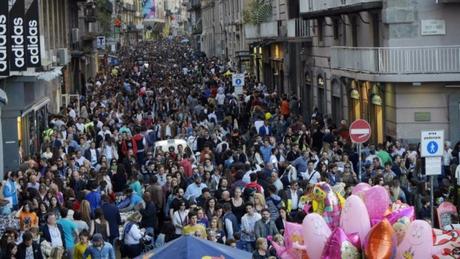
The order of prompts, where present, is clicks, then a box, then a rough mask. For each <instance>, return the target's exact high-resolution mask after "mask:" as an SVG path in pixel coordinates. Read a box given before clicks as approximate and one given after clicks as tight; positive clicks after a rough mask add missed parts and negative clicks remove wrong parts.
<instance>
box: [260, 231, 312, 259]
mask: <svg viewBox="0 0 460 259" xmlns="http://www.w3.org/2000/svg"><path fill="white" fill-rule="evenodd" d="M303 234H304V230H303V226H302V225H301V224H296V223H292V222H286V224H285V226H284V246H281V245H279V244H278V243H276V242H274V241H273V240H272V237H268V240H270V242H271V243H272V245H273V247H274V248H275V250H276V253H277V255H278V257H280V258H281V259H298V258H302V257H303V256H304V255H305V251H302V250H299V249H294V248H293V243H294V242H297V243H298V244H300V245H303V244H304V242H303Z"/></svg>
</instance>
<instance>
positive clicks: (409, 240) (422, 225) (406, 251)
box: [396, 220, 433, 259]
mask: <svg viewBox="0 0 460 259" xmlns="http://www.w3.org/2000/svg"><path fill="white" fill-rule="evenodd" d="M432 253H433V232H432V229H431V226H430V224H428V222H426V221H424V220H414V221H413V222H412V223H411V224H410V225H409V228H408V229H407V231H406V234H405V235H404V239H403V240H402V242H401V244H399V246H398V251H397V253H396V258H397V259H431V258H432Z"/></svg>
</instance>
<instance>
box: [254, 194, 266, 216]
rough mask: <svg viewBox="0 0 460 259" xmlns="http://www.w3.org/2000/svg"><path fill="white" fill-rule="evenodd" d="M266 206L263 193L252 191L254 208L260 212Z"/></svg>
mask: <svg viewBox="0 0 460 259" xmlns="http://www.w3.org/2000/svg"><path fill="white" fill-rule="evenodd" d="M266 207H267V205H266V204H265V197H264V195H263V194H261V193H254V209H255V210H256V212H258V213H261V212H262V210H263V209H265V208H266Z"/></svg>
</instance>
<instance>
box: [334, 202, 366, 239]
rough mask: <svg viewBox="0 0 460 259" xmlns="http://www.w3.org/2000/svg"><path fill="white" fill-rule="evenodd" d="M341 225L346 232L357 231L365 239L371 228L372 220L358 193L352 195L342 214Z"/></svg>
mask: <svg viewBox="0 0 460 259" xmlns="http://www.w3.org/2000/svg"><path fill="white" fill-rule="evenodd" d="M340 227H341V228H342V229H343V231H345V233H346V234H352V233H357V234H358V236H359V238H360V239H361V240H362V241H363V240H364V239H365V238H366V236H367V233H369V231H370V230H371V221H370V219H369V214H368V213H367V208H366V205H365V204H364V202H363V200H361V198H359V197H358V196H356V195H350V196H349V197H348V198H347V200H346V201H345V206H344V208H343V209H342V214H341V215H340Z"/></svg>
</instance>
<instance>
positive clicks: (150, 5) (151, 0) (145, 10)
mask: <svg viewBox="0 0 460 259" xmlns="http://www.w3.org/2000/svg"><path fill="white" fill-rule="evenodd" d="M156 2H157V0H144V1H143V7H142V14H143V16H144V19H154V18H156V11H157V8H156V4H155V3H156Z"/></svg>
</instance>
